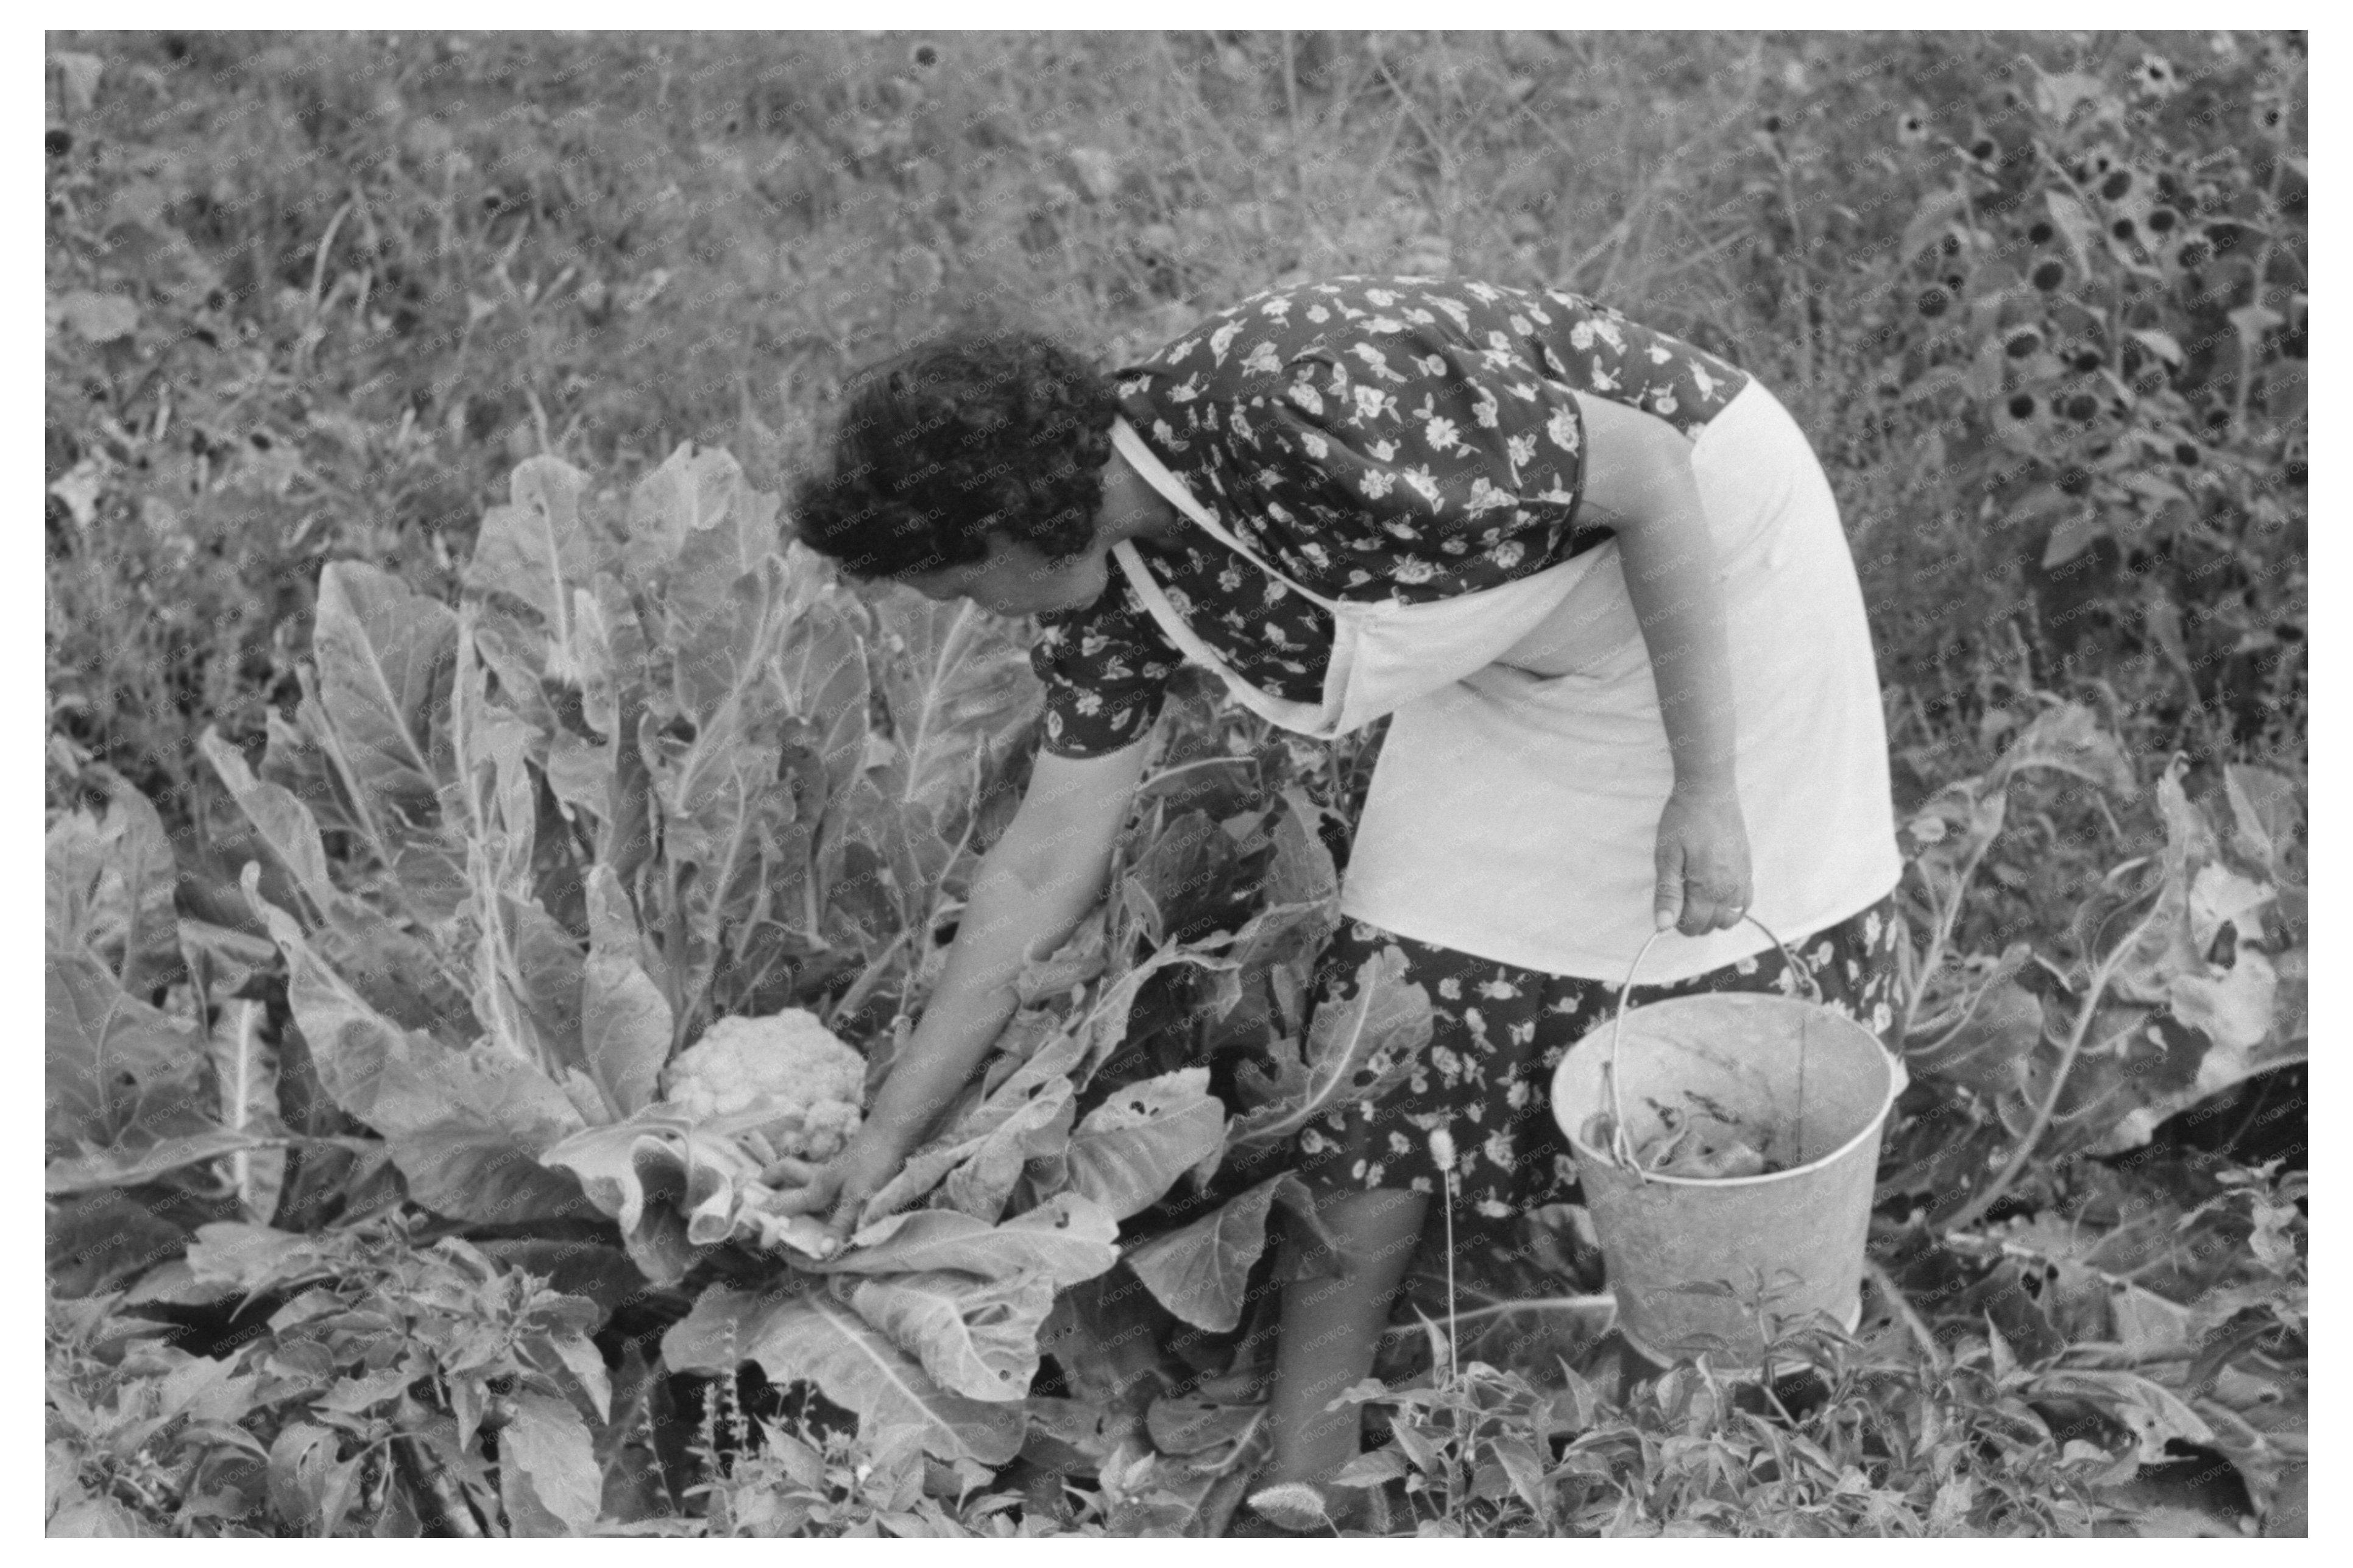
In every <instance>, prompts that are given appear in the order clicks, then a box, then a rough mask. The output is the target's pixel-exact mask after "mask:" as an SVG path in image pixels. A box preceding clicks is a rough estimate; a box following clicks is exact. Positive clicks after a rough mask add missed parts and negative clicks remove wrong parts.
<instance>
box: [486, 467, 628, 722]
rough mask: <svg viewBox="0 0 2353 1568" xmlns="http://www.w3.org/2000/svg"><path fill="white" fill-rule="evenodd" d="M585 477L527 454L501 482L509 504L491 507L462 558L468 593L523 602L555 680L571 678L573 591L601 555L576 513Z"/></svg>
mask: <svg viewBox="0 0 2353 1568" xmlns="http://www.w3.org/2000/svg"><path fill="white" fill-rule="evenodd" d="M586 483H587V480H586V475H584V474H582V473H581V472H580V470H579V469H577V468H573V467H572V466H571V465H570V464H568V463H564V462H561V461H558V460H557V459H555V458H530V459H528V460H526V461H525V462H523V463H522V464H520V465H518V466H517V468H515V470H514V473H513V475H512V477H511V478H510V479H508V481H507V493H508V496H509V504H507V505H505V506H501V507H492V508H491V510H490V511H489V512H488V513H487V514H485V515H484V517H483V518H482V525H481V529H480V531H479V532H478V533H477V534H476V535H475V540H474V556H473V559H472V560H471V561H470V562H469V563H467V567H466V576H465V584H466V589H467V591H468V592H469V593H470V594H480V595H502V596H503V597H505V598H507V599H509V600H512V601H513V602H515V603H518V604H521V605H527V606H529V607H530V608H531V609H532V610H533V611H534V612H536V614H537V616H538V617H539V626H540V631H541V635H542V637H543V638H544V644H543V651H542V656H541V657H542V660H543V666H544V668H546V669H547V670H549V671H550V672H551V673H553V674H554V675H555V676H557V677H558V678H559V679H566V680H576V679H577V678H578V676H577V667H576V660H575V654H574V652H573V637H572V620H573V601H572V591H573V590H574V589H575V587H582V586H586V584H588V582H589V581H590V580H591V579H592V578H593V577H594V576H595V575H596V569H597V566H598V565H599V563H600V562H599V557H600V554H601V552H600V550H599V548H598V546H597V543H596V540H595V538H594V537H593V536H592V535H591V534H590V532H589V531H588V529H587V527H586V525H585V524H584V523H583V521H582V520H581V516H580V501H581V496H582V492H583V491H584V490H585V489H586Z"/></svg>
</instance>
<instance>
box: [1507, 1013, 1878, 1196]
mask: <svg viewBox="0 0 2353 1568" xmlns="http://www.w3.org/2000/svg"><path fill="white" fill-rule="evenodd" d="M1701 995H1704V996H1706V997H1708V998H1710V999H1715V1000H1721V999H1725V998H1729V997H1733V996H1755V997H1757V999H1758V1000H1759V1001H1781V1002H1796V1003H1798V1005H1800V1006H1803V1005H1806V1004H1804V1003H1802V1002H1799V999H1798V998H1797V997H1794V996H1781V995H1779V994H1777V993H1773V992H1767V991H1757V992H1747V991H1739V992H1732V991H1726V992H1708V993H1703V994H1701ZM1700 999H1701V996H1700V995H1693V996H1670V997H1667V998H1665V999H1664V1000H1662V1001H1658V1002H1653V1003H1651V1004H1650V1006H1651V1007H1671V1006H1672V1005H1674V1004H1676V1003H1677V1002H1694V1001H1698V1000H1700ZM1634 1011H1635V1012H1638V1013H1640V1012H1644V1011H1647V1008H1642V1007H1638V1008H1635V1009H1634ZM1821 1011H1822V1012H1824V1013H1826V1014H1829V1016H1831V1017H1832V1018H1835V1019H1837V1020H1838V1021H1839V1022H1840V1023H1841V1024H1846V1025H1849V1026H1852V1027H1853V1028H1855V1029H1857V1030H1859V1031H1861V1032H1862V1035H1863V1036H1864V1037H1867V1038H1868V1039H1869V1040H1870V1041H1871V1043H1872V1044H1873V1045H1874V1046H1877V1047H1879V1055H1880V1059H1881V1060H1882V1062H1883V1064H1884V1065H1885V1067H1886V1068H1887V1092H1886V1095H1885V1097H1884V1098H1883V1099H1882V1100H1881V1101H1880V1104H1879V1110H1878V1113H1877V1114H1876V1115H1874V1116H1873V1117H1872V1119H1871V1121H1869V1122H1867V1123H1866V1124H1864V1126H1863V1127H1862V1129H1861V1130H1859V1131H1857V1132H1856V1133H1855V1135H1854V1136H1853V1137H1852V1138H1850V1139H1848V1140H1847V1141H1846V1142H1843V1143H1841V1144H1840V1145H1839V1146H1838V1147H1837V1148H1835V1149H1833V1150H1831V1152H1829V1153H1827V1154H1820V1155H1817V1156H1815V1157H1814V1158H1813V1159H1811V1160H1809V1161H1807V1162H1806V1163H1804V1164H1802V1165H1792V1166H1791V1167H1790V1168H1789V1169H1788V1170H1786V1171H1767V1172H1765V1173H1763V1174H1761V1175H1755V1176H1670V1175H1667V1174H1665V1173H1659V1172H1648V1171H1646V1172H1641V1173H1629V1174H1633V1175H1636V1176H1637V1179H1639V1180H1641V1181H1643V1182H1652V1183H1662V1184H1666V1185H1669V1186H1678V1187H1709V1188H1714V1189H1715V1190H1717V1191H1721V1190H1723V1189H1724V1188H1725V1187H1754V1186H1763V1185H1765V1184H1767V1183H1772V1182H1786V1181H1788V1179H1789V1178H1790V1177H1792V1176H1803V1175H1808V1174H1810V1173H1813V1172H1815V1171H1819V1170H1820V1169H1822V1168H1823V1167H1825V1166H1827V1165H1831V1164H1835V1163H1838V1162H1839V1161H1841V1160H1842V1159H1844V1158H1846V1157H1847V1156H1848V1155H1849V1154H1852V1152H1854V1151H1855V1149H1856V1148H1857V1147H1858V1146H1859V1145H1861V1144H1862V1142H1863V1141H1864V1140H1865V1139H1870V1138H1876V1137H1878V1136H1879V1132H1880V1130H1881V1129H1882V1128H1883V1127H1884V1126H1885V1125H1886V1123H1887V1115H1888V1112H1889V1111H1891V1110H1894V1109H1895V1101H1896V1100H1898V1099H1899V1098H1901V1097H1902V1095H1903V1093H1904V1090H1905V1089H1906V1088H1908V1087H1909V1086H1910V1084H1911V1082H1912V1075H1911V1073H1910V1072H1909V1071H1907V1070H1906V1069H1905V1066H1904V1057H1903V1054H1902V1053H1901V1052H1898V1051H1891V1050H1889V1049H1888V1048H1887V1047H1886V1046H1885V1044H1883V1042H1882V1041H1881V1040H1880V1038H1879V1037H1878V1036H1876V1035H1873V1033H1872V1032H1871V1031H1870V1030H1869V1029H1866V1028H1863V1026H1862V1024H1861V1023H1860V1022H1858V1021H1857V1020H1855V1019H1852V1018H1850V1017H1848V1016H1846V1015H1845V1014H1843V1013H1834V1012H1831V1010H1830V1009H1829V1008H1827V1007H1824V1008H1821ZM1606 1028H1608V1025H1606V1024H1597V1025H1596V1026H1594V1027H1593V1028H1591V1029H1589V1030H1588V1031H1587V1032H1586V1033H1585V1034H1584V1035H1583V1036H1582V1037H1579V1038H1578V1039H1577V1042H1576V1043H1575V1044H1574V1045H1572V1046H1570V1047H1568V1049H1567V1051H1566V1052H1564V1053H1562V1056H1561V1058H1560V1061H1559V1062H1558V1063H1557V1064H1556V1066H1555V1067H1554V1068H1553V1069H1552V1083H1551V1084H1550V1086H1549V1091H1550V1098H1551V1100H1552V1107H1551V1109H1552V1121H1553V1125H1554V1126H1555V1127H1557V1128H1559V1129H1560V1135H1561V1137H1562V1138H1563V1139H1564V1140H1565V1141H1566V1142H1567V1144H1568V1147H1569V1150H1570V1152H1572V1153H1574V1154H1575V1155H1576V1156H1577V1159H1578V1160H1579V1161H1580V1162H1583V1161H1586V1160H1593V1161H1597V1162H1599V1163H1602V1164H1605V1165H1608V1166H1609V1168H1610V1169H1612V1170H1615V1171H1624V1170H1625V1169H1626V1168H1625V1167H1624V1166H1623V1165H1620V1163H1618V1162H1617V1161H1616V1160H1615V1159H1614V1158H1613V1157H1612V1156H1611V1155H1610V1153H1609V1151H1608V1150H1606V1149H1596V1148H1594V1147H1593V1146H1592V1145H1591V1144H1589V1143H1588V1142H1586V1141H1585V1140H1584V1139H1583V1138H1581V1137H1579V1136H1578V1135H1577V1131H1576V1130H1575V1129H1573V1128H1571V1127H1570V1126H1569V1125H1568V1119H1567V1117H1565V1116H1563V1115H1562V1114H1561V1109H1560V1088H1561V1079H1564V1078H1566V1077H1567V1075H1568V1064H1569V1062H1570V1060H1571V1059H1572V1058H1575V1057H1576V1055H1577V1051H1578V1050H1579V1049H1580V1048H1581V1047H1584V1046H1586V1045H1587V1044H1588V1043H1589V1042H1592V1041H1596V1040H1599V1038H1600V1037H1601V1036H1602V1032H1603V1030H1605V1029H1606Z"/></svg>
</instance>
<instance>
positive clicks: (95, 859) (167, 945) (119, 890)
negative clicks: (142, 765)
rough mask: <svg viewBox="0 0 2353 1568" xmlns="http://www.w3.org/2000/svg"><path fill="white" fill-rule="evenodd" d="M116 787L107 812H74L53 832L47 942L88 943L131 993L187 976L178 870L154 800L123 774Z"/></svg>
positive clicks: (61, 819)
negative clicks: (176, 903) (178, 917)
mask: <svg viewBox="0 0 2353 1568" xmlns="http://www.w3.org/2000/svg"><path fill="white" fill-rule="evenodd" d="M109 791H110V794H109V797H108V800H107V803H106V810H105V812H104V814H103V815H102V816H95V817H93V816H90V814H88V813H86V812H81V811H76V812H72V813H69V814H68V815H66V816H61V817H59V818H58V821H57V823H56V824H55V825H54V826H51V827H50V829H49V832H48V837H47V844H46V846H45V848H46V854H45V856H44V858H45V860H46V862H47V941H48V944H49V945H50V946H53V947H58V946H63V947H68V948H72V947H81V948H86V949H87V950H88V951H90V952H91V953H93V954H95V955H96V956H97V957H98V958H99V960H100V962H101V963H104V964H105V965H106V967H107V968H108V970H109V971H111V973H113V974H114V976H115V977H116V978H117V979H118V980H120V981H121V983H122V988H123V989H124V990H125V991H128V992H129V993H131V994H132V995H134V996H144V995H147V994H150V993H152V992H153V991H154V990H155V989H156V988H158V987H159V986H163V985H165V984H170V983H171V982H172V981H174V980H176V979H178V978H179V977H180V975H181V974H182V973H183V964H182V963H181V958H180V952H179V942H178V935H177V931H176V929H175V923H174V915H173V889H174V885H175V884H176V882H177V879H178V878H177V871H176V868H175V866H174V860H173V856H172V843H171V840H170V839H169V838H168V837H165V835H164V824H163V822H162V820H161V819H160V818H158V817H157V816H156V815H155V808H154V807H153V805H149V804H148V802H147V797H146V796H145V795H141V794H140V793H139V791H138V790H137V789H135V788H133V787H132V785H131V784H130V783H129V782H128V781H126V780H123V779H121V778H119V777H111V778H110V780H109Z"/></svg>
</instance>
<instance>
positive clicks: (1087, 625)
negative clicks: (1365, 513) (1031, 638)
mask: <svg viewBox="0 0 2353 1568" xmlns="http://www.w3.org/2000/svg"><path fill="white" fill-rule="evenodd" d="M1179 662H1180V656H1179V655H1178V654H1177V652H1176V648H1174V647H1171V646H1170V645H1169V643H1168V640H1167V638H1166V636H1165V635H1164V634H1163V633H1162V632H1161V630H1160V628H1159V626H1156V625H1155V624H1154V622H1153V620H1152V616H1151V614H1150V612H1148V611H1146V610H1145V608H1144V606H1143V605H1141V604H1139V603H1137V601H1136V599H1135V596H1134V590H1133V589H1131V588H1130V587H1129V586H1128V584H1127V583H1126V582H1125V581H1124V578H1122V577H1121V576H1120V575H1119V574H1117V573H1116V572H1114V573H1113V577H1112V582H1111V584H1110V586H1109V587H1107V588H1106V589H1105V590H1104V593H1103V597H1102V598H1100V599H1098V600H1097V601H1096V602H1095V603H1094V604H1093V605H1090V606H1088V607H1087V608H1086V609H1083V610H1076V611H1071V612H1067V613H1065V614H1061V615H1057V616H1040V617H1039V629H1038V639H1037V641H1035V642H1034V643H1032V644H1031V645H1030V647H1029V667H1030V668H1032V669H1034V670H1036V671H1037V673H1038V679H1039V680H1041V681H1043V682H1044V683H1045V686H1046V737H1045V742H1044V745H1045V749H1046V751H1047V752H1050V754H1052V755H1054V756H1058V757H1099V756H1103V755H1105V754H1107V753H1109V752H1116V751H1120V750H1122V749H1124V748H1125V747H1127V746H1130V745H1133V744H1134V743H1135V742H1137V741H1138V740H1141V739H1142V738H1143V737H1144V735H1145V732H1146V731H1149V730H1150V729H1151V728H1152V721H1154V720H1155V719H1156V718H1158V717H1159V716H1160V707H1161V703H1162V700H1164V699H1165V698H1166V695H1167V688H1168V679H1169V677H1170V676H1171V675H1173V674H1174V673H1176V666H1177V664H1178V663H1179Z"/></svg>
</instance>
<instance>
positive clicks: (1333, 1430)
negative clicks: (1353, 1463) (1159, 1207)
mask: <svg viewBox="0 0 2353 1568" xmlns="http://www.w3.org/2000/svg"><path fill="white" fill-rule="evenodd" d="M1429 1206H1430V1200H1429V1199H1428V1198H1426V1197H1424V1196H1423V1195H1422V1194H1419V1193H1409V1192H1395V1191H1373V1192H1363V1191H1357V1192H1336V1193H1332V1194H1326V1195H1324V1196H1323V1197H1322V1198H1320V1199H1319V1200H1318V1201H1317V1204H1316V1209H1315V1212H1316V1216H1317V1217H1318V1218H1319V1219H1321V1220H1322V1221H1323V1222H1324V1227H1325V1228H1326V1229H1328V1230H1329V1231H1330V1232H1331V1233H1332V1237H1333V1239H1334V1240H1335V1241H1336V1242H1337V1243H1338V1244H1339V1250H1338V1252H1337V1253H1336V1254H1335V1255H1333V1260H1334V1261H1335V1262H1336V1263H1337V1265H1338V1268H1339V1271H1338V1273H1337V1274H1335V1275H1333V1276H1330V1277H1326V1278H1319V1279H1299V1280H1294V1281H1293V1282H1292V1283H1291V1284H1289V1285H1286V1286H1284V1287H1283V1289H1282V1338H1281V1339H1280V1340H1279V1341H1278V1342H1277V1344H1276V1348H1275V1361H1274V1392H1273V1395H1272V1397H1271V1400H1270V1401H1269V1403H1268V1406H1267V1421H1268V1425H1269V1426H1270V1427H1271V1430H1272V1433H1273V1436H1274V1462H1273V1464H1272V1465H1271V1467H1270V1468H1269V1469H1268V1471H1267V1474H1266V1476H1265V1479H1266V1481H1267V1482H1268V1483H1269V1484H1271V1483H1274V1482H1277V1481H1312V1482H1315V1483H1318V1484H1323V1483H1328V1482H1329V1481H1330V1480H1331V1479H1332V1476H1333V1474H1334V1472H1335V1471H1336V1470H1338V1469H1339V1468H1340V1467H1341V1466H1343V1465H1345V1464H1346V1463H1347V1462H1348V1461H1349V1460H1350V1459H1353V1458H1356V1452H1357V1444H1358V1440H1359V1432H1360V1428H1361V1424H1362V1420H1363V1416H1364V1412H1363V1410H1362V1409H1361V1407H1359V1406H1356V1405H1347V1406H1344V1407H1343V1408H1341V1409H1339V1410H1335V1411H1331V1412H1328V1413H1327V1412H1326V1411H1325V1410H1324V1406H1325V1405H1329V1404H1330V1403H1331V1402H1332V1401H1333V1400H1334V1399H1335V1397H1337V1396H1338V1394H1340V1392H1341V1391H1342V1390H1343V1389H1345V1388H1347V1387H1349V1386H1350V1385H1351V1384H1356V1383H1360V1382H1362V1381H1363V1380H1364V1379H1365V1378H1366V1376H1367V1375H1368V1374H1369V1373H1371V1372H1372V1368H1373V1351H1374V1348H1375V1346H1376V1345H1377V1342H1379V1339H1380V1334H1381V1331H1382V1330H1383V1329H1385V1328H1387V1327H1388V1321H1389V1302H1390V1300H1391V1299H1392V1298H1393V1297H1395V1296H1396V1294H1397V1289H1398V1282H1399V1281H1400V1280H1402V1279H1404V1278H1405V1270H1406V1265H1407V1264H1408V1263H1409V1261H1411V1259H1412V1258H1413V1249H1414V1247H1415V1244H1416V1243H1417V1242H1418V1241H1419V1239H1420V1237H1421V1220H1422V1215H1423V1213H1424V1211H1426V1210H1427V1209H1428V1208H1429Z"/></svg>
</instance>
